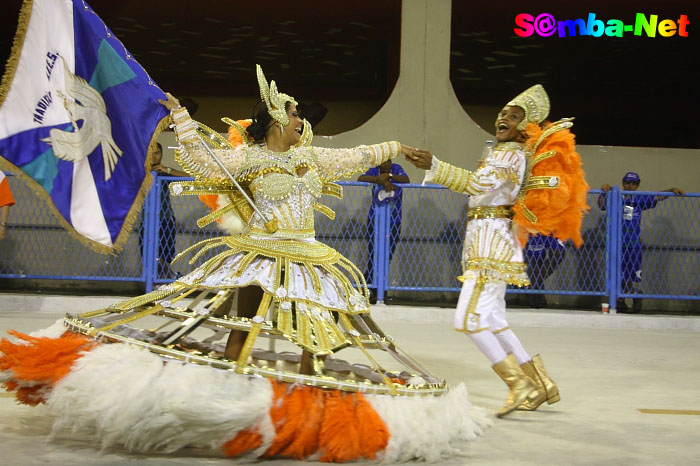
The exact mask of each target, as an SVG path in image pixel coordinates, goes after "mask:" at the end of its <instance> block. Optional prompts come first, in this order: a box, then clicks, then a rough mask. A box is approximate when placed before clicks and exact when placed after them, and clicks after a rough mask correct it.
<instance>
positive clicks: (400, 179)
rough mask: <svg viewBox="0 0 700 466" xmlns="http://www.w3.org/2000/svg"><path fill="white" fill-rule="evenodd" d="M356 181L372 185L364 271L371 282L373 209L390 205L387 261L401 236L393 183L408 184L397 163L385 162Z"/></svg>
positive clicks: (372, 291)
mask: <svg viewBox="0 0 700 466" xmlns="http://www.w3.org/2000/svg"><path fill="white" fill-rule="evenodd" d="M357 181H364V182H365V183H374V184H375V185H376V186H374V188H373V191H374V195H373V196H372V203H371V204H370V207H369V214H368V215H367V235H368V238H369V239H368V243H367V244H368V250H369V259H368V262H367V268H366V269H365V273H364V275H365V280H367V282H371V281H372V273H373V271H374V209H375V206H380V205H383V204H388V203H390V204H391V214H390V218H389V222H390V230H391V231H390V232H389V261H391V259H392V257H393V256H394V250H395V249H396V243H397V241H398V239H399V235H400V234H401V201H402V196H401V194H402V193H401V186H396V185H395V184H394V183H410V180H409V179H408V175H406V172H405V171H404V170H403V168H402V167H401V165H399V164H398V163H392V162H391V160H387V161H386V162H384V163H383V164H381V165H379V166H377V167H373V168H370V169H369V170H367V172H366V173H365V174H364V175H361V176H360V177H359V178H358V179H357ZM369 291H370V303H372V304H374V303H376V302H377V290H376V288H370V290H369Z"/></svg>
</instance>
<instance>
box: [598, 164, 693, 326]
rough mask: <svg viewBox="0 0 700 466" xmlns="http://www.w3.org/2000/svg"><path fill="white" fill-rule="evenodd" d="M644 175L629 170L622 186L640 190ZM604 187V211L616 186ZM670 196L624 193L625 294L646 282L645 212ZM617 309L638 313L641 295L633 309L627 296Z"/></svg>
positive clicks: (601, 201) (676, 191) (600, 204)
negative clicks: (643, 281)
mask: <svg viewBox="0 0 700 466" xmlns="http://www.w3.org/2000/svg"><path fill="white" fill-rule="evenodd" d="M640 182H641V178H640V177H639V174H637V173H635V172H627V173H625V176H623V177H622V189H623V190H624V191H636V190H637V189H639V183H640ZM600 189H602V190H603V194H601V195H600V196H599V197H598V207H600V209H601V210H605V209H606V202H605V197H606V194H607V193H608V191H610V189H612V186H610V185H609V184H604V185H603V186H602V187H601V188H600ZM663 192H672V193H673V194H675V195H676V196H682V195H683V194H685V193H684V192H683V191H682V190H680V189H678V188H669V189H665V190H664V191H663ZM664 199H666V197H665V196H655V195H653V194H623V196H622V201H623V207H622V238H621V239H622V244H621V246H622V249H621V251H622V254H621V259H622V263H621V265H622V267H621V269H622V270H621V271H622V276H621V277H620V278H621V280H622V291H623V292H624V293H632V292H633V291H634V289H635V288H634V283H639V282H640V281H642V244H641V238H640V237H641V234H642V227H641V223H642V211H643V210H647V209H653V208H654V207H656V203H657V202H658V201H663V200H664ZM616 304H617V305H616V308H617V311H618V312H622V313H630V312H631V313H634V314H636V313H638V312H639V311H641V310H642V300H641V298H634V299H633V300H632V309H631V310H630V309H629V308H628V307H627V304H626V303H625V300H624V299H623V298H620V299H618V300H617V303H616Z"/></svg>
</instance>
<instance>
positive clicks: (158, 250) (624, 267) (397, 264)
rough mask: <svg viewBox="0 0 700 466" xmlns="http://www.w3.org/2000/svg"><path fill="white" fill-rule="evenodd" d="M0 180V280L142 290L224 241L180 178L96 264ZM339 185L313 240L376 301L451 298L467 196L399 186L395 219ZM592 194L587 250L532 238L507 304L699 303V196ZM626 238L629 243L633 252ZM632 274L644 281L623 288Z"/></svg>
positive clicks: (26, 194) (360, 190) (164, 185)
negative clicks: (199, 246) (201, 248)
mask: <svg viewBox="0 0 700 466" xmlns="http://www.w3.org/2000/svg"><path fill="white" fill-rule="evenodd" d="M8 179H9V182H10V186H11V189H12V192H13V194H14V197H15V199H16V201H17V204H16V205H15V206H14V207H12V210H11V215H10V222H9V225H8V227H9V228H8V235H7V236H8V237H7V239H5V240H3V241H0V278H45V279H71V280H76V279H77V280H113V281H139V282H144V283H145V284H146V288H147V289H151V288H152V287H153V286H154V285H157V284H160V283H167V282H170V281H172V280H174V279H176V278H177V277H179V276H182V275H184V274H186V273H187V272H188V271H189V270H191V268H192V267H193V266H192V265H190V264H189V263H188V261H187V259H188V258H185V260H181V261H180V262H178V263H176V264H174V265H171V264H170V261H171V260H172V258H173V257H174V256H175V255H176V254H177V253H178V252H180V251H182V250H183V249H185V248H187V247H188V246H191V245H192V244H194V243H196V242H198V241H201V240H204V239H207V238H211V237H213V236H216V235H221V234H223V233H222V232H221V231H220V230H219V229H218V228H217V227H216V224H212V225H208V226H207V227H205V228H199V227H198V226H197V224H196V222H197V219H199V218H200V217H202V216H204V215H205V214H206V213H207V212H208V209H207V207H206V206H205V205H204V204H202V203H201V202H200V201H199V200H198V199H197V198H196V197H172V196H171V195H170V193H169V191H168V184H169V183H171V182H172V181H174V180H178V179H181V178H175V177H164V176H155V177H154V179H155V181H154V185H153V188H152V189H151V191H150V193H149V195H148V198H147V200H146V203H145V206H144V210H143V214H142V217H141V220H140V221H139V222H137V224H136V225H135V227H134V230H133V231H132V232H131V234H130V236H129V239H128V242H127V244H126V246H125V248H124V250H123V251H122V252H121V253H118V254H114V255H102V254H99V253H96V252H93V251H92V250H91V249H90V248H89V247H87V246H84V245H82V244H81V243H79V242H77V241H76V240H75V239H73V238H71V237H70V235H69V234H68V233H67V232H66V231H65V230H64V229H63V228H61V226H60V225H59V223H58V221H57V220H56V219H55V217H54V215H53V214H52V213H51V211H50V210H49V208H47V207H46V205H45V204H44V202H43V201H41V200H40V199H39V197H38V196H37V195H36V194H34V193H33V192H32V191H31V189H30V188H29V187H28V186H26V185H25V184H24V183H23V182H22V181H21V180H20V179H18V178H17V177H13V176H10V177H8ZM341 184H342V185H343V191H344V197H343V199H342V200H341V199H336V198H333V197H330V196H324V198H323V199H322V202H323V203H324V204H325V205H327V206H328V207H330V208H331V209H333V210H334V211H335V213H336V218H335V220H331V219H329V218H327V217H326V216H324V215H322V214H320V213H317V214H316V232H317V234H316V238H317V239H318V240H319V241H322V242H324V243H326V244H328V245H329V246H331V247H333V248H335V249H337V250H338V251H340V252H341V253H342V254H343V255H345V256H346V257H348V258H349V259H350V260H351V261H353V262H354V263H355V264H356V265H357V267H358V268H359V269H360V270H361V271H363V272H364V274H365V277H366V280H367V284H368V286H369V287H370V288H373V289H375V290H376V293H377V299H379V300H382V299H383V298H384V294H385V292H386V291H387V290H405V291H416V292H420V291H459V289H460V283H459V282H458V281H457V279H456V277H457V276H458V275H460V274H461V270H460V259H461V252H462V243H463V237H464V232H465V226H466V207H467V196H464V195H460V194H457V193H454V192H451V191H449V190H447V189H445V188H442V187H438V186H433V185H431V186H421V185H416V184H407V185H402V187H403V189H402V194H401V204H402V205H401V207H400V208H399V209H397V208H396V205H395V203H396V201H389V202H386V203H384V204H381V205H376V204H375V205H374V207H373V208H372V209H370V208H371V206H372V203H373V201H372V195H373V189H374V185H368V184H366V183H358V182H343V183H341ZM601 194H602V192H601V191H597V190H593V191H591V192H590V193H589V195H588V202H589V205H590V207H591V209H590V211H589V213H588V214H587V215H586V216H585V217H584V220H583V226H582V234H583V237H584V245H583V246H582V247H581V248H579V249H577V248H575V247H574V246H573V245H572V244H570V243H566V244H560V243H559V242H557V241H556V240H553V239H551V238H531V239H530V240H529V242H528V244H527V245H526V246H525V258H526V262H527V264H528V271H529V274H530V277H531V281H532V285H531V286H530V287H528V288H514V287H511V288H510V289H509V292H510V293H522V294H525V295H528V297H532V296H536V295H542V294H545V293H546V294H563V295H593V296H607V297H609V298H610V300H611V301H610V302H615V300H617V299H624V298H663V299H700V276H698V275H699V273H698V271H700V215H698V212H700V208H698V204H699V203H700V194H698V193H691V194H687V195H686V196H684V197H677V196H674V195H673V194H672V193H654V192H636V191H631V192H626V191H619V190H618V189H617V188H613V190H611V191H610V193H608V195H607V196H603V197H601ZM650 196H651V197H650ZM599 198H600V199H602V200H600V201H599ZM635 199H636V205H637V210H638V211H639V212H641V210H643V213H641V214H640V215H639V221H638V227H639V235H638V238H637V236H635V234H634V232H633V233H630V225H631V223H630V220H628V219H627V218H632V217H630V215H632V216H634V212H632V213H630V212H631V211H630V208H629V206H630V205H633V209H634V208H635V207H634V205H635V201H634V200H635ZM645 202H646V204H644V203H645ZM626 206H627V209H626V208H625V207H626ZM641 207H645V208H644V209H641ZM370 210H372V212H370ZM625 216H627V217H625ZM634 218H637V217H634ZM635 222H636V220H635ZM633 223H634V222H633ZM635 228H636V227H635ZM635 228H632V230H634V231H636V230H635ZM635 238H636V239H638V241H637V243H636V244H631V243H630V241H631V240H633V239H635ZM213 253H214V252H212V254H213ZM209 257H210V256H209ZM206 258H207V256H205V257H203V258H202V259H200V260H206ZM638 270H639V271H643V274H642V272H639V276H638V277H637V276H636V275H635V277H636V278H634V277H633V278H631V279H629V277H628V275H630V273H634V274H636V272H637V271H638Z"/></svg>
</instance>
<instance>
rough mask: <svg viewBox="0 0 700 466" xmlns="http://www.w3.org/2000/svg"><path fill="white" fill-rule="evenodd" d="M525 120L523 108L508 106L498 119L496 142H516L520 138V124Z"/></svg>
mask: <svg viewBox="0 0 700 466" xmlns="http://www.w3.org/2000/svg"><path fill="white" fill-rule="evenodd" d="M523 118H525V112H524V111H523V109H522V108H520V107H516V106H512V107H511V106H506V107H503V110H501V112H500V113H499V114H498V117H497V118H496V140H497V141H498V142H508V141H515V140H516V139H517V138H518V137H520V130H519V129H518V124H520V122H521V121H523Z"/></svg>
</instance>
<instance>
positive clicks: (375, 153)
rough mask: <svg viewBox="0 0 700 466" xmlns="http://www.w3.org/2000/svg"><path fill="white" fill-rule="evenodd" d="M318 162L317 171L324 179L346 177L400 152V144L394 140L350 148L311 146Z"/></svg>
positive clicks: (379, 163)
mask: <svg viewBox="0 0 700 466" xmlns="http://www.w3.org/2000/svg"><path fill="white" fill-rule="evenodd" d="M313 150H314V152H315V154H316V157H317V163H318V173H319V175H320V176H321V178H322V179H323V180H324V181H334V180H339V179H341V178H348V177H350V176H352V175H354V174H355V173H364V172H365V171H367V169H369V168H371V167H376V166H377V165H381V164H382V163H383V162H384V161H386V160H388V159H391V158H394V157H396V156H398V155H399V154H400V153H401V144H399V143H398V142H396V141H391V142H383V143H381V144H374V145H371V146H358V147H353V148H351V149H331V148H326V147H314V148H313Z"/></svg>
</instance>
